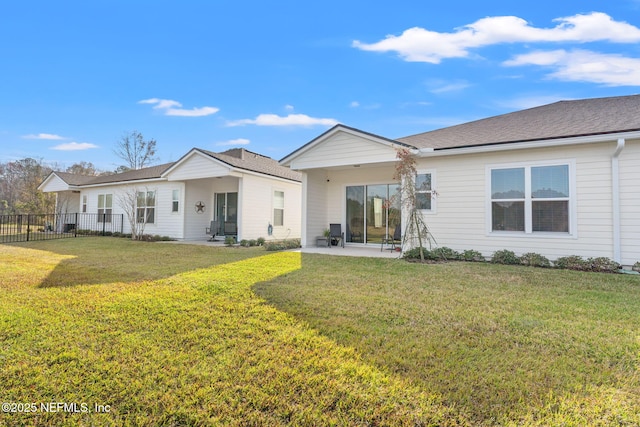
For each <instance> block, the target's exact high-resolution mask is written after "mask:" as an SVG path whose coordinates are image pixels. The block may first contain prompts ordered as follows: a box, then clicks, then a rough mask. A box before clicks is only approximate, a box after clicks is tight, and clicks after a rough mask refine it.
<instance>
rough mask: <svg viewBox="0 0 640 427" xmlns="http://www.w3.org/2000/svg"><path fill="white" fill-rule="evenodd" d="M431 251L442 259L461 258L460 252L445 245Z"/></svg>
mask: <svg viewBox="0 0 640 427" xmlns="http://www.w3.org/2000/svg"><path fill="white" fill-rule="evenodd" d="M433 252H434V253H435V255H437V256H438V257H439V258H441V259H443V260H449V261H454V260H456V261H457V260H459V259H461V258H462V255H461V254H460V252H458V251H455V250H453V249H451V248H448V247H446V246H443V247H441V248H436V249H434V250H433Z"/></svg>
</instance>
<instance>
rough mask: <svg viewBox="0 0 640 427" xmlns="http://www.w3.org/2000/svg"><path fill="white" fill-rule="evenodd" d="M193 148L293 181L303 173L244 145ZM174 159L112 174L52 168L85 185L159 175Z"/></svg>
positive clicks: (233, 164) (234, 164) (67, 179)
mask: <svg viewBox="0 0 640 427" xmlns="http://www.w3.org/2000/svg"><path fill="white" fill-rule="evenodd" d="M196 150H197V151H200V152H201V153H203V154H205V155H207V156H210V157H213V158H215V159H217V160H219V161H221V162H223V163H225V164H227V165H229V166H231V167H234V168H238V169H244V170H248V171H253V172H258V173H262V174H265V175H270V176H275V177H279V178H284V179H289V180H292V181H298V182H300V181H302V174H301V173H300V172H295V171H292V170H291V169H289V168H285V167H284V166H280V165H279V164H278V162H277V161H275V160H273V159H271V158H269V157H266V156H263V155H261V154H257V153H254V152H252V151H248V150H245V149H244V148H234V149H231V150H227V151H225V152H223V153H214V152H212V151H207V150H202V149H199V148H196ZM176 163H178V162H172V163H165V164H162V165H157V166H150V167H148V168H142V169H136V170H130V171H127V172H122V173H117V174H113V175H102V176H86V175H77V174H72V173H67V172H55V174H56V175H57V176H59V177H60V178H61V179H62V180H64V181H65V182H66V183H67V184H69V185H75V186H84V185H98V184H110V183H117V182H129V181H139V180H146V179H155V178H161V177H162V174H163V173H164V172H165V171H166V170H168V169H169V168H170V167H172V166H173V165H175V164H176Z"/></svg>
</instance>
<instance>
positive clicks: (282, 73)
mask: <svg viewBox="0 0 640 427" xmlns="http://www.w3.org/2000/svg"><path fill="white" fill-rule="evenodd" d="M0 40H2V41H1V42H0V61H1V64H2V69H1V71H0V161H2V162H6V161H11V160H16V159H21V158H24V157H34V158H38V159H43V160H44V161H46V162H55V163H57V164H58V165H60V166H64V167H66V166H70V165H72V164H73V163H75V162H79V161H88V162H92V163H93V164H94V165H96V166H97V167H98V168H100V169H105V170H113V169H115V167H116V166H117V165H119V164H121V163H122V161H121V160H119V159H118V158H117V156H115V154H114V153H113V148H114V147H115V144H116V142H117V141H118V140H119V139H120V138H121V136H122V135H123V134H124V133H126V132H129V131H132V130H137V131H139V132H141V133H142V134H143V135H144V136H145V137H146V138H153V139H155V140H156V141H157V147H158V155H159V162H161V163H164V162H169V161H174V160H177V159H179V158H180V157H181V156H182V155H184V154H185V153H186V152H187V151H188V150H189V149H191V148H192V147H199V148H204V149H208V150H212V151H224V150H226V149H228V148H232V147H245V148H246V149H248V150H252V151H255V152H258V153H262V154H265V155H268V156H270V157H273V158H275V159H280V158H282V157H284V156H285V155H286V154H288V153H290V152H291V151H293V150H295V149H296V148H298V147H299V146H301V145H303V144H305V143H307V142H309V141H310V140H311V139H313V138H314V137H316V136H317V135H319V134H321V133H322V132H324V131H325V130H327V129H328V128H329V127H331V126H332V125H333V124H335V123H343V124H345V125H348V126H352V127H356V128H359V129H362V130H365V131H367V132H372V133H375V134H379V135H382V136H385V137H389V138H397V137H402V136H408V135H412V134H415V133H420V132H425V131H428V130H432V129H437V128H440V127H445V126H449V125H453V124H457V123H462V122H466V121H471V120H475V119H479V118H483V117H489V116H493V115H497V114H502V113H507V112H510V111H514V110H519V109H523V108H528V107H533V106H536V105H542V104H546V103H550V102H555V101H557V100H561V99H579V98H591V97H603V96H617V95H630V94H636V93H639V92H640V0H618V1H615V2H603V1H589V0H582V1H573V0H570V1H562V2H559V1H553V2H552V1H546V0H541V1H537V2H514V1H513V0H509V1H492V0H486V1H483V2H477V1H456V0H451V1H448V2H428V1H398V2H387V1H384V2H382V1H375V0H374V1H352V2H345V1H340V2H338V1H334V0H325V1H322V2H300V1H278V2H264V1H259V2H258V1H255V2H253V1H249V2H247V1H233V2H232V1H226V0H219V1H213V0H211V1H204V0H202V1H194V0H184V1H180V2H177V1H161V0H158V1H141V0H139V1H135V0H129V1H121V0H110V1H102V0H92V1H86V0H84V1H64V0H63V1H60V2H50V1H29V0H24V1H20V2H18V1H15V2H5V3H4V4H3V5H2V6H1V7H0Z"/></svg>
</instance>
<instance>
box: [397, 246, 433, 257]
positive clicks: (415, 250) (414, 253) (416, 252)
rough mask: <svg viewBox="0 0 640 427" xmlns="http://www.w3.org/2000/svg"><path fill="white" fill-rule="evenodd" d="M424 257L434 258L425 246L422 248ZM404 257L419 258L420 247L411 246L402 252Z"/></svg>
mask: <svg viewBox="0 0 640 427" xmlns="http://www.w3.org/2000/svg"><path fill="white" fill-rule="evenodd" d="M422 251H423V255H424V259H434V258H433V256H434V255H433V254H432V253H431V251H430V250H428V249H427V248H422ZM402 257H403V258H404V259H420V247H419V246H418V247H417V248H412V249H409V250H407V251H404V252H403V253H402Z"/></svg>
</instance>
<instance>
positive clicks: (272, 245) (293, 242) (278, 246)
mask: <svg viewBox="0 0 640 427" xmlns="http://www.w3.org/2000/svg"><path fill="white" fill-rule="evenodd" d="M299 247H300V239H287V240H272V241H270V242H267V243H265V245H264V249H265V250H267V251H284V250H287V249H296V248H299Z"/></svg>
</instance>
